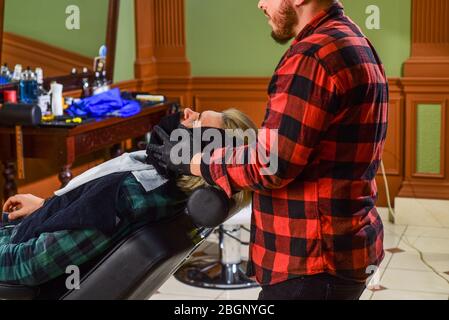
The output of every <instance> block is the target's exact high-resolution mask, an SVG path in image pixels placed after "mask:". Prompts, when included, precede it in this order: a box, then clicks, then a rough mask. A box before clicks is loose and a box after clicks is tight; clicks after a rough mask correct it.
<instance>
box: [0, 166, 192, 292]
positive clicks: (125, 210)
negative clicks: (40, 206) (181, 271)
mask: <svg viewBox="0 0 449 320" xmlns="http://www.w3.org/2000/svg"><path fill="white" fill-rule="evenodd" d="M186 199H187V197H186V195H185V194H183V193H182V192H180V191H178V192H176V191H175V192H167V190H166V189H165V188H164V187H161V188H158V189H156V190H154V191H151V192H146V191H145V189H144V188H143V187H142V186H141V185H140V183H139V182H138V181H137V180H136V179H135V178H134V176H133V175H132V174H130V175H129V176H128V177H127V178H126V179H125V180H124V182H123V184H122V186H121V189H120V196H119V199H118V201H117V206H118V209H119V212H121V213H122V215H121V216H123V217H124V219H122V221H121V222H120V225H119V227H118V229H117V232H116V233H115V234H114V235H113V236H112V237H108V236H106V235H105V234H103V233H101V232H99V231H98V230H76V231H59V232H53V233H45V234H41V235H40V236H39V237H38V238H35V239H31V240H30V241H28V242H25V243H19V244H11V242H10V239H11V235H12V233H13V231H14V227H13V226H6V227H3V228H0V282H3V283H9V284H21V285H27V286H37V285H40V284H43V283H46V282H48V281H50V280H52V279H55V278H57V277H59V276H61V275H63V274H64V273H65V272H66V268H67V267H68V266H72V265H74V266H80V265H82V264H83V263H85V262H87V261H89V260H91V259H93V258H95V257H98V256H99V255H101V254H102V253H104V252H105V251H106V250H108V249H109V248H110V247H111V246H112V245H113V244H114V243H115V242H116V241H118V240H120V239H121V238H123V237H124V236H126V235H127V234H129V233H131V232H132V231H133V230H135V228H137V227H138V226H140V225H142V224H144V223H148V222H152V221H158V220H162V219H164V218H168V217H170V216H172V215H174V214H176V213H178V212H179V211H180V210H181V208H182V207H183V206H184V204H185V201H186ZM111 201H112V200H111ZM86 205H88V204H86Z"/></svg>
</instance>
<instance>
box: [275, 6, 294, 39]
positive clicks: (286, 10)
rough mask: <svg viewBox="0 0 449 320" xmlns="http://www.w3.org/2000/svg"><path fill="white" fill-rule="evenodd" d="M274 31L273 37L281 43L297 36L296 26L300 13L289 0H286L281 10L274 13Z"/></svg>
mask: <svg viewBox="0 0 449 320" xmlns="http://www.w3.org/2000/svg"><path fill="white" fill-rule="evenodd" d="M272 22H273V31H272V32H271V37H272V38H273V39H274V41H276V42H277V43H279V44H286V43H287V42H288V41H290V40H291V39H292V38H294V37H295V36H296V34H295V26H296V25H297V24H298V15H297V14H296V11H295V9H294V8H293V6H292V5H291V4H289V3H288V1H287V0H284V1H283V2H282V4H281V7H280V8H279V11H278V12H277V13H276V14H275V15H273V17H272Z"/></svg>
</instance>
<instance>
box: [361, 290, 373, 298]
mask: <svg viewBox="0 0 449 320" xmlns="http://www.w3.org/2000/svg"><path fill="white" fill-rule="evenodd" d="M372 296H373V292H372V291H370V290H365V291H363V294H362V296H361V297H360V300H371V297H372Z"/></svg>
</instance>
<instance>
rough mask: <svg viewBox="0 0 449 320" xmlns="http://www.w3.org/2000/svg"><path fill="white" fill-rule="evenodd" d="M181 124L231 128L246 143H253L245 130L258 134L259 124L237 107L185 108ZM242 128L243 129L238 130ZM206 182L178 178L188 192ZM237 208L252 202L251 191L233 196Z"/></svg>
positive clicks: (189, 126) (192, 126)
mask: <svg viewBox="0 0 449 320" xmlns="http://www.w3.org/2000/svg"><path fill="white" fill-rule="evenodd" d="M181 124H182V125H183V126H185V127H187V128H196V127H208V128H219V129H231V130H235V131H233V134H234V136H236V138H238V139H241V140H242V141H245V144H248V143H252V142H253V141H248V136H243V133H244V131H246V130H253V131H254V133H255V134H257V126H256V125H255V124H254V122H252V121H251V119H250V118H249V117H248V116H247V115H246V114H244V113H243V112H241V111H239V110H237V109H227V110H225V111H223V112H215V111H204V112H201V113H199V112H195V111H193V110H191V109H188V108H187V109H185V110H184V113H183V114H182V115H181ZM236 129H241V130H236ZM205 184H206V182H205V181H204V179H202V178H199V177H191V176H182V177H179V178H178V180H177V185H178V187H179V188H180V189H181V190H183V191H184V192H186V193H190V192H192V191H194V190H195V189H197V188H199V187H201V186H204V185H205ZM233 199H234V200H235V204H236V207H237V209H240V208H244V207H245V206H247V205H248V204H249V203H250V202H251V192H250V191H240V192H238V193H236V194H235V195H234V196H233Z"/></svg>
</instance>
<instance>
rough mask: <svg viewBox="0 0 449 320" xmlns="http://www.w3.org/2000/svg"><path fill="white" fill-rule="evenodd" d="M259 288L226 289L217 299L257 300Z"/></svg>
mask: <svg viewBox="0 0 449 320" xmlns="http://www.w3.org/2000/svg"><path fill="white" fill-rule="evenodd" d="M260 290H261V289H260V288H255V289H245V290H226V291H225V292H223V293H222V294H221V295H220V296H219V297H218V298H217V300H257V299H258V298H259V292H260Z"/></svg>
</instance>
